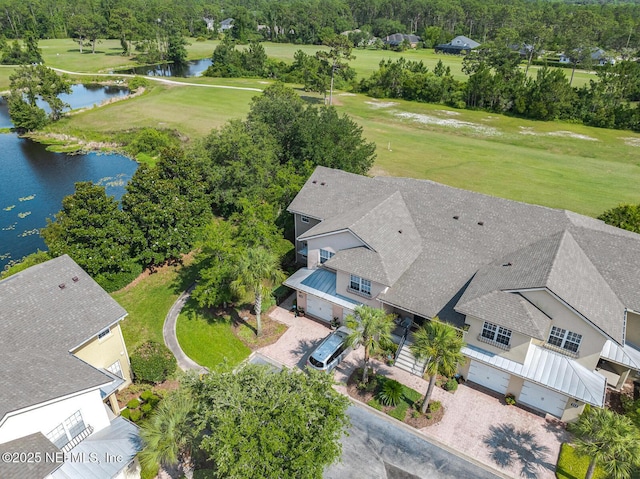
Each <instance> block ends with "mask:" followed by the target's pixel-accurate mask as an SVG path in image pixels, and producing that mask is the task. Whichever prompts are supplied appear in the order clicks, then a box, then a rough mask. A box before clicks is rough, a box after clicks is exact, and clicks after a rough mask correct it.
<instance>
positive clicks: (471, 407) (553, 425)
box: [259, 303, 568, 479]
mask: <svg viewBox="0 0 640 479" xmlns="http://www.w3.org/2000/svg"><path fill="white" fill-rule="evenodd" d="M282 306H283V307H281V308H276V309H275V310H274V311H273V312H272V313H271V317H272V318H273V319H275V320H277V321H281V322H283V323H285V324H286V325H287V326H289V329H288V330H287V332H286V333H285V334H284V335H282V337H281V338H280V339H279V340H278V341H277V342H276V343H274V344H272V345H269V346H267V347H265V348H262V349H261V350H260V351H259V352H260V353H261V354H263V355H265V356H267V357H270V358H272V359H274V360H275V361H278V362H280V363H283V364H285V365H287V366H289V367H294V366H298V367H300V368H304V364H305V362H306V359H307V357H308V354H309V353H310V352H311V351H312V349H313V348H314V347H315V346H316V345H317V344H319V342H320V341H321V340H322V338H324V337H325V336H326V335H327V334H329V333H330V332H331V331H330V329H329V328H328V327H326V326H324V325H323V324H320V323H318V322H316V321H313V320H311V319H309V318H305V317H300V318H296V317H294V316H293V314H292V313H290V312H289V308H290V304H288V303H284V304H283V305H282ZM363 355H364V352H363V348H359V349H357V350H355V351H353V352H352V353H351V354H350V355H349V356H348V357H347V358H346V359H345V360H344V361H343V362H342V363H341V364H340V365H339V366H338V368H337V369H336V372H335V379H336V381H337V382H338V383H339V385H338V386H337V387H336V388H337V389H338V390H341V391H342V392H345V393H346V388H345V386H344V384H345V383H346V380H347V378H348V377H349V375H350V374H351V372H353V370H354V369H355V368H356V367H358V366H360V365H361V364H362V359H363ZM373 366H374V369H375V370H376V372H377V373H380V374H383V375H385V376H388V377H392V378H394V379H396V380H398V381H400V382H401V383H403V384H405V385H407V386H409V387H411V388H413V389H415V390H417V391H420V392H424V391H426V389H427V381H425V380H424V379H422V378H419V377H417V376H414V375H412V374H409V373H407V372H405V371H402V370H401V369H399V368H396V367H389V366H387V365H386V364H384V363H381V362H379V361H375V362H374V364H373ZM433 399H434V400H438V401H440V402H442V405H443V406H444V408H445V414H444V418H443V419H442V421H441V422H440V423H439V424H436V425H434V426H430V427H428V428H424V429H421V430H420V433H421V434H423V435H424V436H425V437H426V438H427V439H430V440H433V441H435V442H437V443H441V444H443V445H445V446H446V447H450V448H452V449H453V450H456V451H458V452H459V453H461V454H463V455H466V456H468V457H470V458H472V459H473V460H476V461H479V462H481V463H483V464H485V465H487V466H489V467H491V468H493V469H495V470H497V471H500V472H501V473H502V474H503V475H506V476H507V477H524V478H527V479H554V478H555V472H554V471H555V464H556V461H557V458H558V454H559V452H560V444H561V443H562V442H564V441H566V440H567V439H568V434H567V432H566V431H565V430H564V428H563V427H562V425H561V424H558V423H557V422H555V421H553V420H547V419H545V417H542V416H540V415H537V414H534V413H531V412H529V411H525V410H524V409H521V408H519V407H516V406H507V405H506V404H505V403H504V401H503V400H502V399H501V398H500V397H497V395H493V394H492V393H491V392H489V391H483V390H481V388H480V387H476V386H474V385H472V384H468V385H464V384H462V385H460V387H459V388H458V390H457V391H456V392H455V393H454V394H451V393H449V392H447V391H444V390H443V389H440V388H436V389H435V390H434V392H433Z"/></svg>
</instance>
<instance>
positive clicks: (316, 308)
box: [307, 294, 333, 322]
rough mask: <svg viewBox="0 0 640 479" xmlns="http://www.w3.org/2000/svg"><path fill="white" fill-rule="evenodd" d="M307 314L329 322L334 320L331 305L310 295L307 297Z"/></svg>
mask: <svg viewBox="0 0 640 479" xmlns="http://www.w3.org/2000/svg"><path fill="white" fill-rule="evenodd" d="M307 313H309V314H310V315H311V316H313V317H315V318H318V319H322V320H324V321H327V322H330V321H331V320H332V319H333V313H332V307H331V303H330V302H328V301H325V300H323V299H320V298H316V297H315V296H311V295H310V294H309V295H307Z"/></svg>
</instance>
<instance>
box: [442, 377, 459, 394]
mask: <svg viewBox="0 0 640 479" xmlns="http://www.w3.org/2000/svg"><path fill="white" fill-rule="evenodd" d="M443 388H444V390H445V391H455V390H456V389H458V381H456V380H455V379H454V378H449V379H448V380H447V382H446V383H444V386H443Z"/></svg>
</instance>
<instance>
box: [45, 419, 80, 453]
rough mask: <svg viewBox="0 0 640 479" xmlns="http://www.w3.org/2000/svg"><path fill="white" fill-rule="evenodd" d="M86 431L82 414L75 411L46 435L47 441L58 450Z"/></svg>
mask: <svg viewBox="0 0 640 479" xmlns="http://www.w3.org/2000/svg"><path fill="white" fill-rule="evenodd" d="M85 429H86V427H85V425H84V421H83V420H82V414H81V413H80V411H76V412H75V413H73V414H72V415H71V416H69V417H68V418H67V419H65V420H64V421H63V423H62V424H60V425H58V426H57V427H56V428H55V429H53V430H52V431H50V432H49V433H48V434H47V439H49V440H50V441H51V442H52V443H54V444H55V445H56V447H57V448H58V449H62V448H63V447H64V446H66V445H67V444H68V443H69V442H70V441H71V440H72V439H73V438H74V437H76V436H77V435H79V434H80V433H81V432H82V431H84V430H85Z"/></svg>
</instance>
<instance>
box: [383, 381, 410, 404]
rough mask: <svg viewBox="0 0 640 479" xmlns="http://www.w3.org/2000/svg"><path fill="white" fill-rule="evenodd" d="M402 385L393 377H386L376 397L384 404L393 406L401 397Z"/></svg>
mask: <svg viewBox="0 0 640 479" xmlns="http://www.w3.org/2000/svg"><path fill="white" fill-rule="evenodd" d="M403 390H404V387H403V386H402V384H400V383H399V382H398V381H396V380H395V379H387V380H386V381H385V382H384V384H383V385H382V390H381V391H380V392H379V393H378V397H377V399H378V400H379V401H380V402H381V403H382V404H384V405H385V406H395V405H397V404H398V403H399V402H400V400H401V399H402V393H403Z"/></svg>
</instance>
